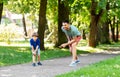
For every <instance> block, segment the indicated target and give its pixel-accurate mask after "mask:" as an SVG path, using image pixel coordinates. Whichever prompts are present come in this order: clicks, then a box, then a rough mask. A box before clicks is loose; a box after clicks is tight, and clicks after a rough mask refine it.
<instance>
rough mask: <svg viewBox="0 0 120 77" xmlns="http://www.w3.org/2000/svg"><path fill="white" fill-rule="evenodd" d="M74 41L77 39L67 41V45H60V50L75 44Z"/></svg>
mask: <svg viewBox="0 0 120 77" xmlns="http://www.w3.org/2000/svg"><path fill="white" fill-rule="evenodd" d="M76 40H77V37H74V38H73V39H72V40H69V41H68V42H67V43H64V44H62V45H60V47H61V48H64V47H66V46H67V45H70V44H72V43H74V42H76Z"/></svg>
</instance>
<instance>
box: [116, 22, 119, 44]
mask: <svg viewBox="0 0 120 77" xmlns="http://www.w3.org/2000/svg"><path fill="white" fill-rule="evenodd" d="M118 39H119V27H118V21H117V24H116V39H115V42H118Z"/></svg>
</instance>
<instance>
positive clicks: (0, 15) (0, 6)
mask: <svg viewBox="0 0 120 77" xmlns="http://www.w3.org/2000/svg"><path fill="white" fill-rule="evenodd" d="M2 11H3V3H0V24H1V19H2Z"/></svg>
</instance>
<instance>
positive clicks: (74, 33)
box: [60, 20, 81, 66]
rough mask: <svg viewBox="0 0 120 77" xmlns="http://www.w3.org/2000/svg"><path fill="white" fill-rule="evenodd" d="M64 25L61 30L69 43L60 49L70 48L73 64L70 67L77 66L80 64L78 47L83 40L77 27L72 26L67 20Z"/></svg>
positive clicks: (62, 45)
mask: <svg viewBox="0 0 120 77" xmlns="http://www.w3.org/2000/svg"><path fill="white" fill-rule="evenodd" d="M62 25H63V26H62V28H61V29H62V31H63V32H64V33H65V35H66V37H67V39H68V42H67V43H64V44H61V45H60V47H62V48H64V47H66V46H69V49H70V52H71V54H72V62H71V63H70V65H69V66H76V64H77V63H79V62H80V61H79V60H78V56H77V51H76V46H77V44H78V42H79V41H80V39H81V33H80V32H79V31H78V29H77V28H76V27H75V26H73V25H70V24H69V21H67V20H66V21H63V23H62Z"/></svg>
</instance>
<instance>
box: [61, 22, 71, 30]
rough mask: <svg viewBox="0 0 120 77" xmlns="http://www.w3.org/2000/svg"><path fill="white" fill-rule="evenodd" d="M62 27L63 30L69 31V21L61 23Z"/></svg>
mask: <svg viewBox="0 0 120 77" xmlns="http://www.w3.org/2000/svg"><path fill="white" fill-rule="evenodd" d="M62 25H63V28H64V29H65V30H69V29H70V25H69V21H68V20H65V21H63V22H62Z"/></svg>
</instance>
